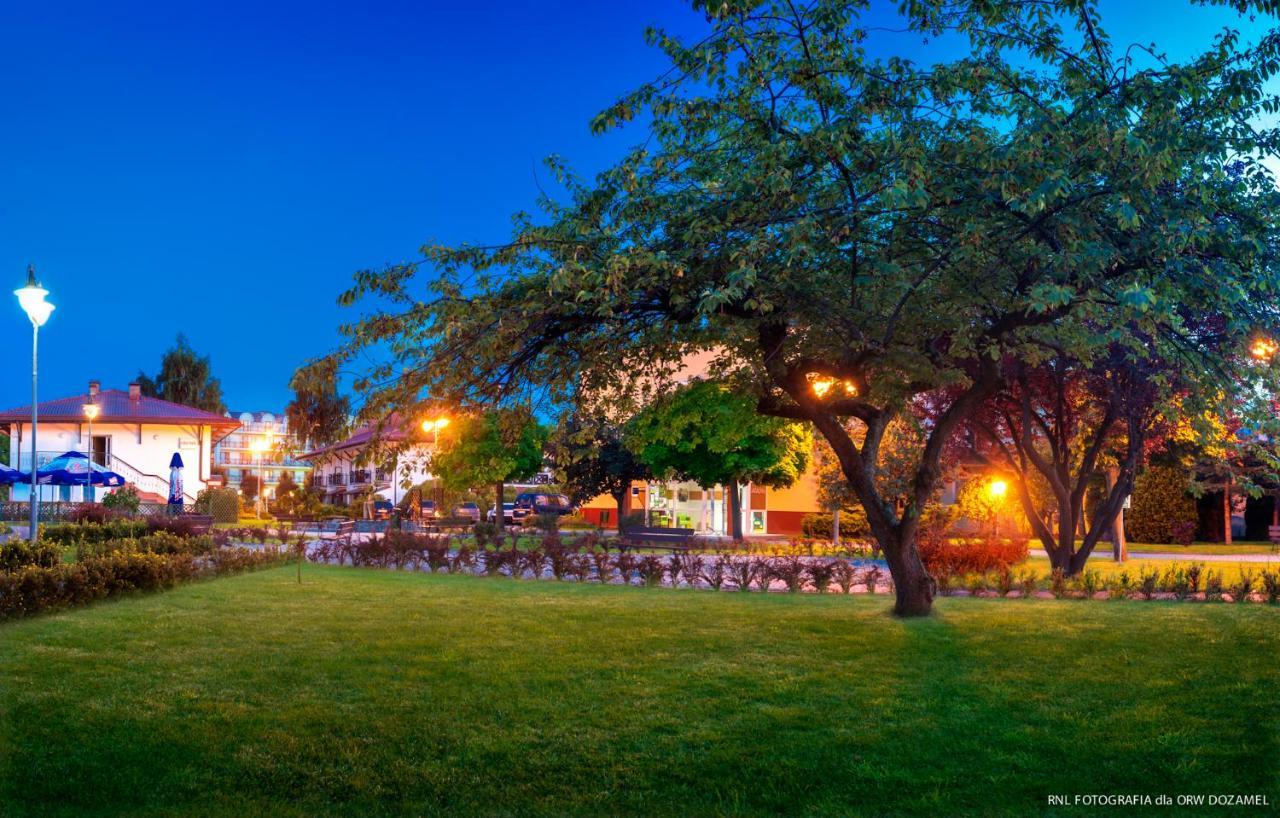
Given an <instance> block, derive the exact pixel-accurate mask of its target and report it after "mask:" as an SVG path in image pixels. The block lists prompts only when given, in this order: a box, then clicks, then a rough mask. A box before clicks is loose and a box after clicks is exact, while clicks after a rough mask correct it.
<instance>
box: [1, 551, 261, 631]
mask: <svg viewBox="0 0 1280 818" xmlns="http://www.w3.org/2000/svg"><path fill="white" fill-rule="evenodd" d="M285 560H286V556H285V555H283V554H281V553H280V552H278V551H251V550H249V549H247V548H232V549H221V550H218V551H215V552H213V553H211V554H209V555H207V556H203V557H197V556H195V555H192V554H157V553H150V552H142V551H116V552H113V553H110V554H107V555H104V556H101V557H95V558H92V559H86V560H84V561H82V562H77V563H59V564H56V565H53V566H44V565H28V566H26V567H24V568H21V569H19V570H16V571H11V572H6V573H0V620H5V619H16V618H18V617H23V616H31V615H32V614H36V613H40V612H43V611H53V610H60V609H62V608H68V607H71V606H73V605H83V604H85V603H88V602H93V601H94V600H98V599H105V598H107V597H113V596H119V595H121V594H126V593H130V592H132V591H155V590H160V589H163V588H171V587H173V586H174V585H176V584H178V583H179V582H188V581H190V580H193V579H197V578H200V577H206V576H220V575H222V574H230V573H236V572H239V571H244V570H248V569H251V568H261V567H264V566H268V565H277V564H280V563H282V562H284V561H285Z"/></svg>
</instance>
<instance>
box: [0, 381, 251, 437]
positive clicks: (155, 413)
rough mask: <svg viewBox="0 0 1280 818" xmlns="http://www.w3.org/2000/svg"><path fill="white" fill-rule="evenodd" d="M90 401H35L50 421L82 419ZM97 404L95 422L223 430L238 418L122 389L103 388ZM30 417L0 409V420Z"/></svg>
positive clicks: (22, 409)
mask: <svg viewBox="0 0 1280 818" xmlns="http://www.w3.org/2000/svg"><path fill="white" fill-rule="evenodd" d="M88 402H89V396H88V395H87V394H81V395H72V396H71V397H69V398H58V399H56V400H47V401H43V402H41V403H39V404H37V407H36V408H37V409H39V411H40V419H41V420H48V421H50V422H58V421H62V422H64V423H67V422H76V423H78V422H80V421H83V420H84V405H85V404H86V403H88ZM93 402H94V403H96V404H98V406H99V415H98V417H97V418H95V419H94V422H95V423H165V424H192V423H194V424H199V425H203V426H217V427H221V428H224V429H237V428H239V427H240V421H238V420H234V419H232V418H229V417H224V416H223V415H219V414H217V413H215V412H206V411H205V410H203V409H197V408H195V407H194V406H184V405H182V404H181V403H171V402H170V401H167V400H161V399H160V398H149V397H147V396H145V395H143V396H141V397H139V398H138V399H137V400H131V399H130V398H129V393H128V392H125V391H124V390H121V389H103V390H101V391H100V392H98V394H97V395H96V396H95V397H94V398H93ZM28 420H31V407H30V406H19V407H17V408H16V409H8V410H6V411H3V412H0V423H21V422H23V421H28Z"/></svg>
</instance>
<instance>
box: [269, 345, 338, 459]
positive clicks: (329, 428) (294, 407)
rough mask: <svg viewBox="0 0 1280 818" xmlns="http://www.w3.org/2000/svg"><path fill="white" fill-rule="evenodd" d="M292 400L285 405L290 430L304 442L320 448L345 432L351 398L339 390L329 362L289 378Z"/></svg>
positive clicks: (334, 440) (303, 369)
mask: <svg viewBox="0 0 1280 818" xmlns="http://www.w3.org/2000/svg"><path fill="white" fill-rule="evenodd" d="M289 388H290V389H292V390H293V400H291V401H289V405H288V406H286V407H285V410H284V411H285V417H286V418H288V420H289V429H290V430H291V431H292V432H293V434H294V435H296V436H297V438H298V440H299V441H300V442H301V443H302V444H303V445H307V444H308V443H309V444H310V445H312V446H316V447H321V446H327V445H329V444H331V443H336V442H338V441H339V440H342V438H343V437H344V436H345V435H346V433H347V423H348V419H349V417H350V415H351V399H350V398H348V397H347V396H346V395H342V394H339V393H338V378H337V372H336V371H335V368H334V366H333V364H332V362H331V361H322V362H320V363H319V364H317V365H314V366H305V367H302V368H301V369H299V370H298V371H297V372H295V373H293V377H292V378H290V379H289Z"/></svg>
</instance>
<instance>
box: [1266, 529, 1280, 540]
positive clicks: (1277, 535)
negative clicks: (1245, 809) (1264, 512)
mask: <svg viewBox="0 0 1280 818" xmlns="http://www.w3.org/2000/svg"><path fill="white" fill-rule="evenodd" d="M1267 539H1269V540H1271V541H1272V542H1274V543H1280V525H1269V526H1267Z"/></svg>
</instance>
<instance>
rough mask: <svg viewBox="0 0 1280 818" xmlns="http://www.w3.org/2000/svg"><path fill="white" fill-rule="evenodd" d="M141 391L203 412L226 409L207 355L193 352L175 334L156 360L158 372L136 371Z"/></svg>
mask: <svg viewBox="0 0 1280 818" xmlns="http://www.w3.org/2000/svg"><path fill="white" fill-rule="evenodd" d="M138 384H139V386H141V387H142V394H144V395H149V396H151V397H154V398H162V399H164V400H167V401H172V402H173V403H180V404H182V405H183V406H194V407H196V408H197V409H204V410H205V411H206V412H216V413H218V414H222V413H223V412H225V411H227V407H226V405H224V404H223V402H222V384H221V382H220V381H219V380H218V379H217V378H215V377H213V365H212V364H211V363H210V362H209V356H208V355H205V356H203V357H202V356H200V355H197V354H196V352H195V350H193V349H192V348H191V344H190V343H188V342H187V339H186V336H184V335H182V334H181V333H179V335H178V338H177V340H176V341H175V342H174V345H173V347H172V348H171V349H170V350H169V351H168V352H166V353H165V354H164V356H163V357H162V358H161V359H160V372H159V374H157V375H156V377H155V378H151V377H149V376H147V375H146V374H144V373H142V372H139V373H138Z"/></svg>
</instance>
